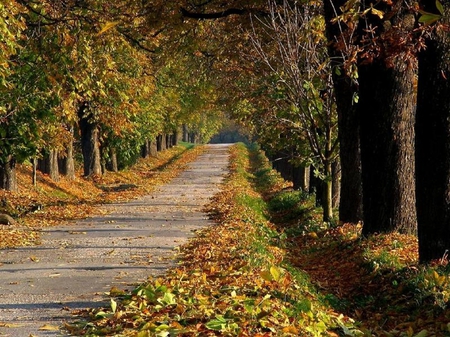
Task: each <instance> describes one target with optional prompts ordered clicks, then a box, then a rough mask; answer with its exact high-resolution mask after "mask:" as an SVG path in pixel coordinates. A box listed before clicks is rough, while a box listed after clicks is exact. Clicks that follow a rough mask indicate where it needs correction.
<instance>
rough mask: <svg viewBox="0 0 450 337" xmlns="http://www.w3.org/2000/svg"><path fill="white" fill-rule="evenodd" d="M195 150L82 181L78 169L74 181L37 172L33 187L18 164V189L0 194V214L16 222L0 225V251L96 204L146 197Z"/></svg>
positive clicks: (33, 240)
mask: <svg viewBox="0 0 450 337" xmlns="http://www.w3.org/2000/svg"><path fill="white" fill-rule="evenodd" d="M201 151H203V148H202V147H195V148H193V149H192V148H190V147H189V146H188V145H187V144H186V145H184V146H176V147H174V148H172V149H169V150H167V151H163V152H160V153H158V156H157V157H152V158H147V159H141V160H139V161H138V163H137V164H136V165H135V166H133V167H132V168H129V169H126V170H123V171H120V172H117V173H114V172H107V173H106V174H105V175H103V176H101V177H92V178H89V179H85V178H82V177H81V170H80V171H79V172H78V175H77V178H76V180H75V181H68V180H66V179H65V178H64V177H61V180H60V181H59V182H53V181H52V180H51V179H50V178H49V177H48V176H47V175H44V174H41V173H39V172H38V175H37V178H38V179H37V184H36V186H33V185H32V168H31V165H30V164H28V165H27V164H24V165H19V168H18V182H19V191H18V192H14V193H13V192H8V191H3V190H0V213H6V214H9V215H11V216H12V217H13V218H14V219H15V220H16V221H17V225H13V226H2V225H0V249H1V248H11V247H18V246H26V245H35V244H39V230H40V229H41V228H43V227H49V226H55V225H61V224H64V223H67V222H68V221H70V220H75V219H81V218H85V217H87V216H89V215H93V214H95V212H98V208H96V207H95V205H98V204H102V203H108V202H114V201H125V200H129V199H132V198H136V197H139V196H141V195H144V194H147V193H149V192H150V191H151V190H152V189H154V188H155V187H156V186H158V185H160V184H163V183H165V182H167V181H168V180H170V179H171V178H173V177H174V176H176V175H177V174H178V173H179V172H180V171H181V170H183V168H184V167H185V166H186V164H187V163H189V162H190V161H192V160H194V159H195V158H196V157H197V156H198V154H199V153H201Z"/></svg>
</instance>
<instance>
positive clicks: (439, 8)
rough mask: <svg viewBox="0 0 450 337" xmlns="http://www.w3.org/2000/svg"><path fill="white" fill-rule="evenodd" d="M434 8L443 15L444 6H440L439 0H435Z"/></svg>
mask: <svg viewBox="0 0 450 337" xmlns="http://www.w3.org/2000/svg"><path fill="white" fill-rule="evenodd" d="M436 8H437V9H438V11H439V13H441V15H444V6H442V4H441V2H440V1H439V0H436Z"/></svg>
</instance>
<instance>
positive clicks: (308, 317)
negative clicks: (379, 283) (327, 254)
mask: <svg viewBox="0 0 450 337" xmlns="http://www.w3.org/2000/svg"><path fill="white" fill-rule="evenodd" d="M231 156H232V158H231V167H230V168H231V175H230V176H229V177H228V179H227V182H226V183H225V184H224V186H223V189H222V191H221V192H220V193H219V194H218V195H216V197H215V198H214V200H213V201H212V203H211V204H210V206H209V211H210V213H211V214H212V215H213V216H214V218H215V220H216V223H217V224H216V225H214V226H212V227H210V228H208V229H205V230H202V231H200V232H198V233H197V237H196V238H194V239H192V240H191V241H190V242H189V243H188V244H186V245H185V246H183V247H182V249H181V255H180V259H181V264H180V266H179V267H177V268H175V269H173V270H171V271H170V272H169V273H168V274H167V275H166V277H164V278H160V279H157V280H153V281H150V282H149V283H146V284H142V285H141V286H139V287H137V288H136V289H134V290H133V291H131V292H130V293H125V292H122V291H120V290H118V289H112V290H111V294H110V295H111V296H112V297H111V300H110V301H111V305H110V307H109V308H103V309H101V310H98V309H92V310H88V311H87V312H85V315H86V317H85V320H84V321H80V322H78V323H76V324H71V325H67V326H66V328H67V329H68V330H69V331H70V332H71V333H72V334H78V335H79V334H81V335H88V336H100V335H108V336H116V335H117V336H297V335H302V336H338V333H344V332H346V333H348V334H349V335H354V336H356V335H357V333H358V330H357V329H356V328H355V327H354V324H353V321H352V320H351V319H349V318H348V317H345V316H343V315H340V314H339V313H337V312H335V311H334V310H332V309H330V307H326V306H324V305H323V304H322V303H321V302H320V301H319V300H318V296H317V293H316V292H315V290H314V289H313V288H312V287H310V284H309V283H308V280H307V277H306V275H304V274H303V273H301V272H299V271H296V270H294V269H292V268H290V267H289V266H288V265H287V264H284V262H283V261H284V259H285V257H286V251H285V250H284V249H282V248H280V247H278V246H277V243H278V242H279V236H278V233H277V232H275V231H274V230H273V228H272V225H271V224H270V222H269V221H268V220H267V218H266V217H265V211H266V209H265V202H264V201H263V200H262V198H261V195H260V194H259V193H258V192H257V191H256V190H255V188H254V186H253V184H252V182H254V181H255V177H254V175H253V174H251V172H249V171H248V169H249V163H248V153H247V151H246V149H245V148H244V147H243V146H239V147H234V148H233V150H232V154H231ZM257 166H258V165H257Z"/></svg>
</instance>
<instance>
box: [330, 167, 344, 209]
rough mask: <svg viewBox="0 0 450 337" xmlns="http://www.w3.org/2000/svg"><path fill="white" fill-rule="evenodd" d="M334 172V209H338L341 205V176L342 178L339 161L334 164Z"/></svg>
mask: <svg viewBox="0 0 450 337" xmlns="http://www.w3.org/2000/svg"><path fill="white" fill-rule="evenodd" d="M332 172H333V208H338V207H339V204H340V196H341V193H340V192H341V176H342V170H341V163H340V161H339V159H338V160H336V161H335V162H333V164H332Z"/></svg>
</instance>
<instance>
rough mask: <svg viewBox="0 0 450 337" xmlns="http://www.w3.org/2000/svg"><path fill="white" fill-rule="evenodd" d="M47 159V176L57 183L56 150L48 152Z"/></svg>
mask: <svg viewBox="0 0 450 337" xmlns="http://www.w3.org/2000/svg"><path fill="white" fill-rule="evenodd" d="M49 158H50V165H49V176H50V178H51V179H52V180H53V181H59V167H58V150H55V149H52V150H50V155H49Z"/></svg>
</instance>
